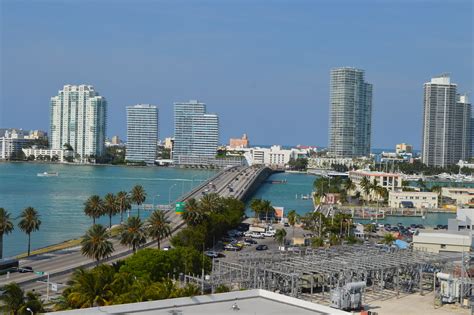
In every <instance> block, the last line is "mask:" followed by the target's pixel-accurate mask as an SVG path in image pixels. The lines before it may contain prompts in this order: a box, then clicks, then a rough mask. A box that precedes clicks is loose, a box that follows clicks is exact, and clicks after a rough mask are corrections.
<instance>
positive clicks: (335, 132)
mask: <svg viewBox="0 0 474 315" xmlns="http://www.w3.org/2000/svg"><path fill="white" fill-rule="evenodd" d="M330 89H331V95H330V102H331V105H330V106H331V108H330V126H329V153H330V154H331V155H332V156H334V157H360V156H368V155H369V154H370V136H371V127H372V84H369V83H366V82H365V81H364V70H360V69H355V68H349V67H343V68H335V69H332V70H331V83H330Z"/></svg>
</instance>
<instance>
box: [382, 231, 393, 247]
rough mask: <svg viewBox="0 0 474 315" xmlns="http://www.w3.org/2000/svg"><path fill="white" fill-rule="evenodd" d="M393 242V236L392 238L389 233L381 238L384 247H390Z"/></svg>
mask: <svg viewBox="0 0 474 315" xmlns="http://www.w3.org/2000/svg"><path fill="white" fill-rule="evenodd" d="M395 240H396V238H395V236H393V235H392V234H391V233H386V234H385V235H384V236H383V241H382V242H383V243H384V244H386V245H391V244H392V243H393V242H394V241H395Z"/></svg>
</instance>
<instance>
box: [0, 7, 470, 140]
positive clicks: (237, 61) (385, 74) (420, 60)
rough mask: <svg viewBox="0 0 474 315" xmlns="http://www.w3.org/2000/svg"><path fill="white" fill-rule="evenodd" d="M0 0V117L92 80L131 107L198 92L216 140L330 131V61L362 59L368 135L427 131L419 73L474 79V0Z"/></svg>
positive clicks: (36, 116)
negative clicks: (214, 119)
mask: <svg viewBox="0 0 474 315" xmlns="http://www.w3.org/2000/svg"><path fill="white" fill-rule="evenodd" d="M0 3H1V22H0V23H1V24H0V27H1V28H0V34H1V43H0V44H1V64H0V66H1V83H0V87H1V90H0V127H18V128H20V127H21V128H24V129H45V130H48V129H49V98H50V97H51V96H53V95H55V94H56V93H57V91H58V90H59V89H60V88H62V86H63V85H64V84H82V83H85V84H91V85H94V86H95V87H96V89H97V90H98V91H99V93H100V94H101V95H103V96H105V97H106V98H107V99H108V102H109V111H108V119H109V120H108V132H107V133H108V135H109V136H111V135H115V134H118V135H120V136H121V137H125V130H126V119H125V106H127V105H133V104H137V103H150V104H155V105H158V106H159V108H160V124H161V125H160V135H162V136H168V135H171V134H172V129H173V113H172V104H173V102H175V101H183V100H189V99H199V100H201V101H203V102H205V103H206V104H207V106H208V111H209V112H215V113H218V114H219V116H220V122H221V141H222V142H227V141H228V138H229V137H231V136H240V135H241V134H242V133H244V132H246V133H247V134H248V135H249V137H250V141H251V142H252V143H257V144H274V143H275V144H289V145H292V144H312V145H321V146H325V145H326V144H327V142H328V117H329V114H328V111H329V71H330V69H331V68H333V67H338V66H354V67H358V68H362V69H365V71H366V80H367V81H368V82H370V83H372V84H373V85H374V98H373V104H374V109H373V129H372V134H373V137H372V143H373V147H379V148H380V147H385V148H386V147H392V146H394V145H395V144H396V143H398V142H408V143H412V144H414V145H415V147H416V148H417V149H418V148H419V146H420V142H421V128H422V110H423V105H422V100H423V83H424V82H426V81H428V80H429V79H430V77H431V76H433V75H437V74H440V73H443V72H449V73H451V76H452V81H454V82H456V83H457V84H458V89H459V90H460V91H461V92H464V91H468V92H473V90H474V89H473V73H474V71H473V70H474V69H473V59H474V56H473V15H474V14H473V5H472V1H470V0H449V1H437V0H433V1H419V0H418V1H417V0H399V1H396V0H387V1H382V0H380V1H375V0H372V1H363V0H362V1H349V0H347V1H342V0H335V1H334V0H333V1H329V0H327V1H290V0H288V1H276V0H275V1H270V0H269V1H225V0H220V1H217V0H215V1H199V0H194V1H191V0H189V1H144V0H135V1H132V0H129V1H123V0H121V1H120V0H119V1H111V0H103V1H90V0H87V1H84V0H82V1H79V0H69V1H66V0H65V1H19V0H16V1H13V0H0Z"/></svg>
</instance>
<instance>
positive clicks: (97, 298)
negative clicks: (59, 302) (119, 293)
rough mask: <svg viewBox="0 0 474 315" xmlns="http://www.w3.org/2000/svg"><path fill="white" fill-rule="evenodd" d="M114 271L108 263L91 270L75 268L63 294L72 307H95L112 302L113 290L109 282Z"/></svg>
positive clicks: (112, 277) (111, 280)
mask: <svg viewBox="0 0 474 315" xmlns="http://www.w3.org/2000/svg"><path fill="white" fill-rule="evenodd" d="M114 274H115V271H114V270H113V268H112V267H111V266H109V265H100V266H98V267H96V268H94V269H92V270H85V269H82V268H80V269H76V270H75V271H74V273H73V274H72V277H71V280H70V281H69V282H68V285H69V288H67V289H66V290H65V291H64V293H63V295H64V296H65V298H66V300H67V304H68V305H69V306H70V307H72V308H87V307H97V306H105V305H110V304H112V301H113V298H114V292H113V291H112V289H111V284H112V282H113V279H114Z"/></svg>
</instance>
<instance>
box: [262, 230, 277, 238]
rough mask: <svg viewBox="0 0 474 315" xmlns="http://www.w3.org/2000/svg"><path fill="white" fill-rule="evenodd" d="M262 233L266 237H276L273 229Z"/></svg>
mask: <svg viewBox="0 0 474 315" xmlns="http://www.w3.org/2000/svg"><path fill="white" fill-rule="evenodd" d="M262 235H263V236H265V237H274V236H275V232H273V231H267V232H264V233H262Z"/></svg>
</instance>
